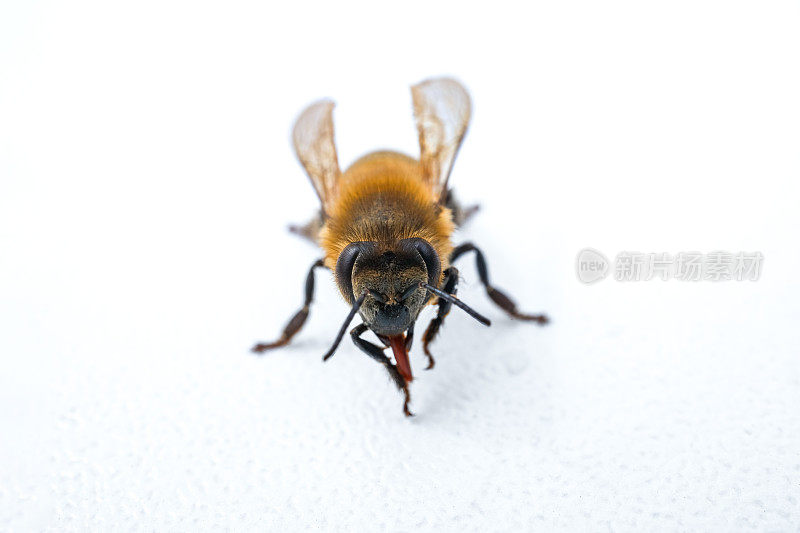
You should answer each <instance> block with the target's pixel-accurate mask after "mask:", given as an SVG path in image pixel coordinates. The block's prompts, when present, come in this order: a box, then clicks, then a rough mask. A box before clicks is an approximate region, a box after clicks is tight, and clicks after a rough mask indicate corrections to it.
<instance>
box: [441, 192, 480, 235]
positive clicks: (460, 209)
mask: <svg viewBox="0 0 800 533" xmlns="http://www.w3.org/2000/svg"><path fill="white" fill-rule="evenodd" d="M444 205H445V206H446V207H447V208H448V209H450V211H451V212H452V213H453V222H455V224H456V227H459V228H460V227H462V226H463V225H464V224H466V223H467V222H469V220H470V219H471V218H472V217H473V216H474V215H475V213H477V212H478V210H480V208H481V206H480V205H479V204H472V205H469V206H464V205H462V204H461V202H459V201H458V199H456V196H455V194H454V193H453V189H447V196H446V197H445V200H444Z"/></svg>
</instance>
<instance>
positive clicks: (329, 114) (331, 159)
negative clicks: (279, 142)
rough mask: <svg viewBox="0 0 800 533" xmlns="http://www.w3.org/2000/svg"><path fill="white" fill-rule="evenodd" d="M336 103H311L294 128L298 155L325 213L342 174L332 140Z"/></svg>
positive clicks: (295, 148)
mask: <svg viewBox="0 0 800 533" xmlns="http://www.w3.org/2000/svg"><path fill="white" fill-rule="evenodd" d="M333 106H334V104H333V102H331V101H330V100H320V101H319V102H315V103H313V104H311V105H310V106H308V107H307V108H306V109H305V111H303V112H302V113H301V114H300V117H298V119H297V122H295V124H294V130H293V131H292V140H293V142H294V150H295V152H296V153H297V158H298V159H299V160H300V163H302V164H303V168H305V169H306V173H307V174H308V177H309V178H311V183H312V185H314V189H315V190H316V191H317V196H319V200H320V202H321V203H322V210H323V212H325V213H327V212H328V211H329V210H328V207H329V206H330V203H331V201H332V200H333V198H334V196H335V194H336V181H337V180H338V179H339V175H340V174H341V171H340V170H339V160H338V158H337V157H336V145H335V144H334V142H333Z"/></svg>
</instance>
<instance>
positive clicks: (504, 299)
mask: <svg viewBox="0 0 800 533" xmlns="http://www.w3.org/2000/svg"><path fill="white" fill-rule="evenodd" d="M467 252H475V266H477V268H478V277H480V280H481V283H483V286H484V287H485V288H486V294H488V295H489V298H491V299H492V301H493V302H494V303H495V305H497V306H498V307H499V308H500V309H502V310H503V311H505V312H506V313H508V314H509V315H511V316H512V317H514V318H518V319H520V320H528V321H531V322H538V323H539V324H542V325H543V324H547V322H548V321H549V319H548V318H547V315H544V314H541V315H529V314H527V313H521V312H520V311H519V310H517V304H516V303H514V300H512V299H511V298H509V297H508V296H507V295H506V294H505V293H504V292H503V291H501V290H500V289H498V288H497V287H494V286H492V284H491V283H489V269H488V268H487V267H486V259H484V257H483V253H482V252H481V251H480V249H479V248H477V247H476V246H475V245H474V244H472V243H471V242H467V243H464V244H461V245H459V246H456V247H455V249H454V250H453V253H452V254H451V255H450V261H451V262H454V261H455V260H456V259H458V258H459V257H460V256H462V255H464V254H465V253H467Z"/></svg>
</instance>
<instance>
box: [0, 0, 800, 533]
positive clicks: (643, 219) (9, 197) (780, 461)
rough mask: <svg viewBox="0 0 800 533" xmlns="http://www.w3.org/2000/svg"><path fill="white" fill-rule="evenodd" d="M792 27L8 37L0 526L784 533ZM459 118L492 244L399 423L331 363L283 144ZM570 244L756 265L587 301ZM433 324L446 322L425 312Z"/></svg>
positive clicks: (694, 19)
mask: <svg viewBox="0 0 800 533" xmlns="http://www.w3.org/2000/svg"><path fill="white" fill-rule="evenodd" d="M798 24H800V8H799V7H798V4H797V3H796V2H737V1H733V2H731V1H724V2H722V1H721V2H707V1H703V2H694V1H692V2H688V1H687V2H668V3H664V2H645V3H642V2H610V3H609V2H603V3H595V2H586V3H581V2H577V3H576V2H553V3H549V4H535V5H532V6H529V7H526V8H524V9H522V8H520V7H518V6H512V5H510V4H503V3H497V2H495V3H492V4H491V6H490V5H487V4H480V5H468V4H466V3H459V4H444V3H442V4H439V3H437V4H433V3H413V2H408V3H403V4H402V5H400V4H397V5H388V4H386V5H383V4H380V5H379V4H375V3H365V4H362V5H348V6H345V5H342V3H341V2H330V3H327V4H325V5H310V4H302V3H289V2H284V3H281V4H279V5H277V4H276V5H275V6H274V7H268V6H267V5H266V3H261V2H252V3H246V2H219V3H213V2H185V3H181V2H176V1H152V2H147V1H143V2H128V3H115V2H104V1H97V2H88V1H75V2H55V1H53V2H22V1H13V0H11V1H6V2H3V3H2V5H1V6H0V352H1V354H0V406H2V407H0V428H2V430H0V435H2V436H0V529H9V530H29V529H33V530H42V529H51V530H84V529H86V528H90V529H94V530H106V531H107V530H126V529H133V530H186V531H188V530H196V529H198V528H202V529H229V528H235V529H259V530H263V529H269V530H281V531H289V530H297V529H311V528H324V529H326V530H346V531H358V530H370V531H373V530H390V531H408V530H412V529H413V530H459V531H461V530H481V531H485V530H521V529H536V530H552V529H559V530H576V529H578V530H593V531H605V530H612V531H617V530H621V531H626V530H627V531H635V530H651V531H652V530H666V531H670V530H697V529H701V530H728V531H730V530H739V531H741V530H747V529H751V528H752V529H756V530H762V531H779V530H793V529H795V528H796V527H797V524H798V523H800V410H798V405H800V360H799V356H800V353H798V352H799V351H800V334H799V333H798V321H800V311H799V310H798V307H799V306H798V296H800V290H798V289H799V287H798V281H797V279H798V275H797V272H798V266H800V261H799V260H798V259H799V257H798V248H797V241H798V239H797V233H798V230H799V229H800V224H799V223H798V222H800V220H798V218H799V217H798V214H797V205H798V192H800V191H799V190H798V171H800V158H799V157H798V146H800V97H799V96H798V95H800V76H799V75H798V65H800V32H798V27H799V26H798ZM443 74H447V75H453V76H456V77H458V78H459V79H461V80H462V81H463V82H464V83H465V85H466V86H467V87H468V88H469V90H470V92H471V94H472V97H473V101H474V115H473V122H472V126H471V130H470V133H469V134H468V137H467V139H466V142H465V144H464V146H463V148H462V150H461V154H460V156H459V159H458V161H457V162H456V165H455V169H454V172H453V175H452V183H453V184H454V185H455V186H456V187H457V190H458V192H459V194H460V196H461V198H462V199H464V200H465V201H466V202H470V201H479V202H481V204H482V205H483V211H482V212H481V214H480V216H479V217H478V218H476V219H475V221H474V223H472V224H471V225H470V226H469V227H468V228H467V229H466V231H465V232H464V234H462V235H458V236H457V240H462V239H471V240H473V241H474V242H476V243H478V244H479V245H480V246H482V247H483V249H484V250H485V252H486V254H487V258H488V260H489V266H490V270H491V274H492V277H493V279H494V280H495V281H496V283H497V285H499V286H501V287H503V288H505V289H507V290H508V291H509V292H510V293H512V294H513V295H515V296H516V297H517V299H518V300H519V301H520V303H521V306H522V307H524V308H525V309H526V310H530V311H540V310H543V311H547V312H548V313H549V314H550V315H551V317H552V319H553V322H552V324H551V325H550V326H548V327H546V328H538V327H536V326H531V325H527V324H521V323H517V322H513V321H510V320H508V319H506V318H505V317H504V316H503V315H502V314H501V313H500V312H499V311H498V310H497V309H496V308H494V307H493V306H492V305H491V303H490V302H489V300H488V299H487V298H486V296H485V295H484V293H483V291H482V289H481V287H480V284H479V283H478V282H477V275H476V272H475V269H474V266H473V264H472V261H471V260H466V261H464V262H463V263H462V264H461V271H462V275H463V278H464V280H463V285H462V288H461V290H460V292H459V294H460V295H461V296H462V298H463V299H464V300H466V301H468V302H470V303H471V304H472V305H474V306H475V307H476V308H477V309H479V310H480V311H482V312H484V313H486V314H487V315H488V316H489V317H490V318H491V319H492V320H493V322H494V324H493V326H492V328H491V329H485V328H483V327H481V326H479V325H478V324H476V323H475V322H474V321H472V320H471V319H470V318H469V317H467V316H466V315H465V314H463V313H459V312H457V311H454V312H453V313H452V314H451V315H450V317H449V318H448V322H447V324H446V327H445V328H444V330H443V332H442V335H441V337H440V338H439V339H438V341H437V342H436V343H435V344H434V345H433V348H434V351H435V353H436V354H437V356H438V359H437V366H436V369H435V370H434V371H432V372H425V371H423V370H422V369H423V367H424V364H425V361H424V357H423V356H422V355H421V352H420V351H419V346H417V349H416V350H414V351H413V352H412V367H413V368H414V371H415V375H416V376H417V379H416V381H415V382H414V384H413V390H412V394H413V400H414V401H413V410H414V411H415V412H416V413H417V416H416V417H415V418H414V419H411V420H407V419H405V418H404V417H403V416H402V414H401V411H400V407H401V397H400V395H398V393H397V392H396V391H395V390H393V386H392V385H391V383H390V382H389V381H388V379H387V377H386V376H385V372H384V370H383V369H382V368H381V367H380V366H379V365H376V364H375V363H374V362H372V361H371V360H369V359H368V358H367V357H365V356H364V355H363V354H361V353H360V352H357V350H356V349H355V348H354V347H353V346H352V345H351V344H350V343H349V341H346V342H344V343H343V344H342V346H341V348H340V349H339V351H338V353H337V354H336V356H335V357H334V358H333V359H332V360H331V361H329V362H328V363H326V364H324V365H323V364H322V363H321V362H320V357H321V355H322V354H323V353H324V351H325V350H326V349H327V348H328V346H329V344H330V342H331V340H332V338H333V336H334V334H335V332H336V331H337V329H338V328H339V326H340V323H341V321H342V319H343V318H344V316H345V314H346V312H347V308H346V306H345V305H344V304H343V303H342V302H341V301H340V298H339V296H338V294H337V293H336V291H335V290H334V288H333V284H332V283H331V280H330V275H329V274H328V273H325V272H323V273H321V274H320V275H319V276H318V284H317V285H318V291H317V295H318V296H317V303H316V304H315V305H314V307H313V310H312V314H311V318H310V320H309V322H308V325H307V327H306V328H305V329H304V330H303V331H302V333H301V334H300V335H299V336H298V337H297V342H295V343H294V344H293V345H292V346H291V347H290V348H287V349H284V350H283V351H280V352H275V353H271V354H269V355H268V356H265V357H263V358H256V357H254V356H252V355H250V354H249V353H248V349H249V347H250V345H251V344H252V343H253V342H254V341H256V340H272V339H273V338H274V337H275V336H276V335H277V334H278V332H279V331H280V328H281V327H282V326H283V324H284V323H285V321H286V320H287V319H288V318H289V316H290V315H291V314H292V313H293V312H294V311H295V310H296V309H297V307H298V306H299V305H300V302H301V299H302V284H303V279H304V276H305V272H306V269H307V267H308V265H310V264H311V262H312V261H313V260H314V259H315V258H316V257H318V255H319V252H318V251H316V250H314V249H313V247H311V246H309V245H308V244H306V243H304V242H302V241H300V240H298V239H296V238H294V237H293V236H291V235H289V234H287V233H286V231H285V227H286V224H287V223H289V222H302V221H303V220H304V219H305V218H307V217H308V216H309V215H310V214H311V213H312V212H313V211H314V210H315V208H316V198H315V196H314V193H313V191H312V189H311V187H310V186H309V184H308V183H307V180H306V178H305V176H304V175H303V173H302V171H301V169H300V167H299V165H298V164H297V163H296V161H295V159H294V155H293V153H292V151H291V150H290V146H289V142H288V132H289V130H290V127H291V124H292V122H293V120H294V118H295V116H296V114H297V113H298V112H299V111H300V110H301V109H302V108H303V107H304V106H305V105H306V104H308V103H309V102H311V101H313V100H315V99H317V98H320V97H326V96H327V97H332V98H334V99H335V100H336V101H337V103H338V106H337V109H336V112H335V119H336V128H337V132H336V133H337V142H338V145H339V156H340V161H341V162H342V164H343V165H347V164H348V163H349V162H351V161H352V160H353V159H354V158H356V157H358V156H359V155H361V154H363V153H365V152H367V151H369V150H372V149H376V148H381V147H390V148H395V149H400V150H403V151H406V152H409V153H412V154H414V153H416V152H417V147H416V131H415V129H414V126H413V122H412V117H411V110H410V96H409V93H408V86H409V85H411V84H412V83H415V82H417V81H419V80H421V79H423V78H426V77H429V76H434V75H443ZM585 246H591V247H594V248H597V249H599V250H601V251H603V252H605V253H606V254H607V255H609V256H611V257H613V256H614V255H615V254H616V253H618V252H620V251H626V250H627V251H639V252H671V253H677V252H680V251H694V250H697V251H702V252H710V251H713V250H728V251H731V252H738V251H760V252H761V253H763V254H764V257H765V260H764V264H763V272H762V276H761V280H760V281H758V282H726V283H711V282H699V283H681V282H677V281H671V282H666V283H664V282H660V281H651V282H639V283H628V284H625V283H622V282H617V281H614V280H613V279H606V280H604V281H602V282H600V283H598V284H596V285H593V286H585V285H582V284H581V283H579V282H578V281H577V279H576V276H575V271H574V260H575V255H576V254H577V252H578V250H580V249H581V248H583V247H585ZM425 313H426V314H425V315H424V316H423V318H422V319H421V323H424V322H425V320H426V317H430V316H431V311H430V310H426V311H425Z"/></svg>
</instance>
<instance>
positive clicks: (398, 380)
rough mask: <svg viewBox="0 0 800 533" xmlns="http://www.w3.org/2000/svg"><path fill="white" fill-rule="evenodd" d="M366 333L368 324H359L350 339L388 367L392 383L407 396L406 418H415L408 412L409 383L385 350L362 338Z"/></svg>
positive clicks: (404, 412) (404, 410)
mask: <svg viewBox="0 0 800 533" xmlns="http://www.w3.org/2000/svg"><path fill="white" fill-rule="evenodd" d="M365 331H367V325H366V324H359V325H358V326H356V327H354V328H353V329H352V330H350V337H351V338H352V339H353V344H355V345H356V346H358V348H359V349H360V350H361V351H362V352H364V353H365V354H367V355H368V356H370V357H371V358H373V359H374V360H376V361H377V362H379V363H380V364H382V365H383V366H385V367H386V370H387V371H388V372H389V375H390V376H391V377H392V381H394V384H395V385H397V388H398V389H400V390H401V391H403V395H404V396H405V401H404V402H403V414H405V415H406V416H414V413H412V412H411V411H409V410H408V404H409V402H410V401H411V394H410V393H409V392H408V383H406V380H405V379H403V376H401V375H400V372H398V371H397V367H396V366H394V365H393V364H392V361H391V360H390V359H389V358H388V357H386V355H385V354H384V353H383V350H384V348H381V347H380V346H378V345H377V344H372V343H371V342H369V341H366V340H364V339H362V338H361V335H363V334H364V332H365Z"/></svg>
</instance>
